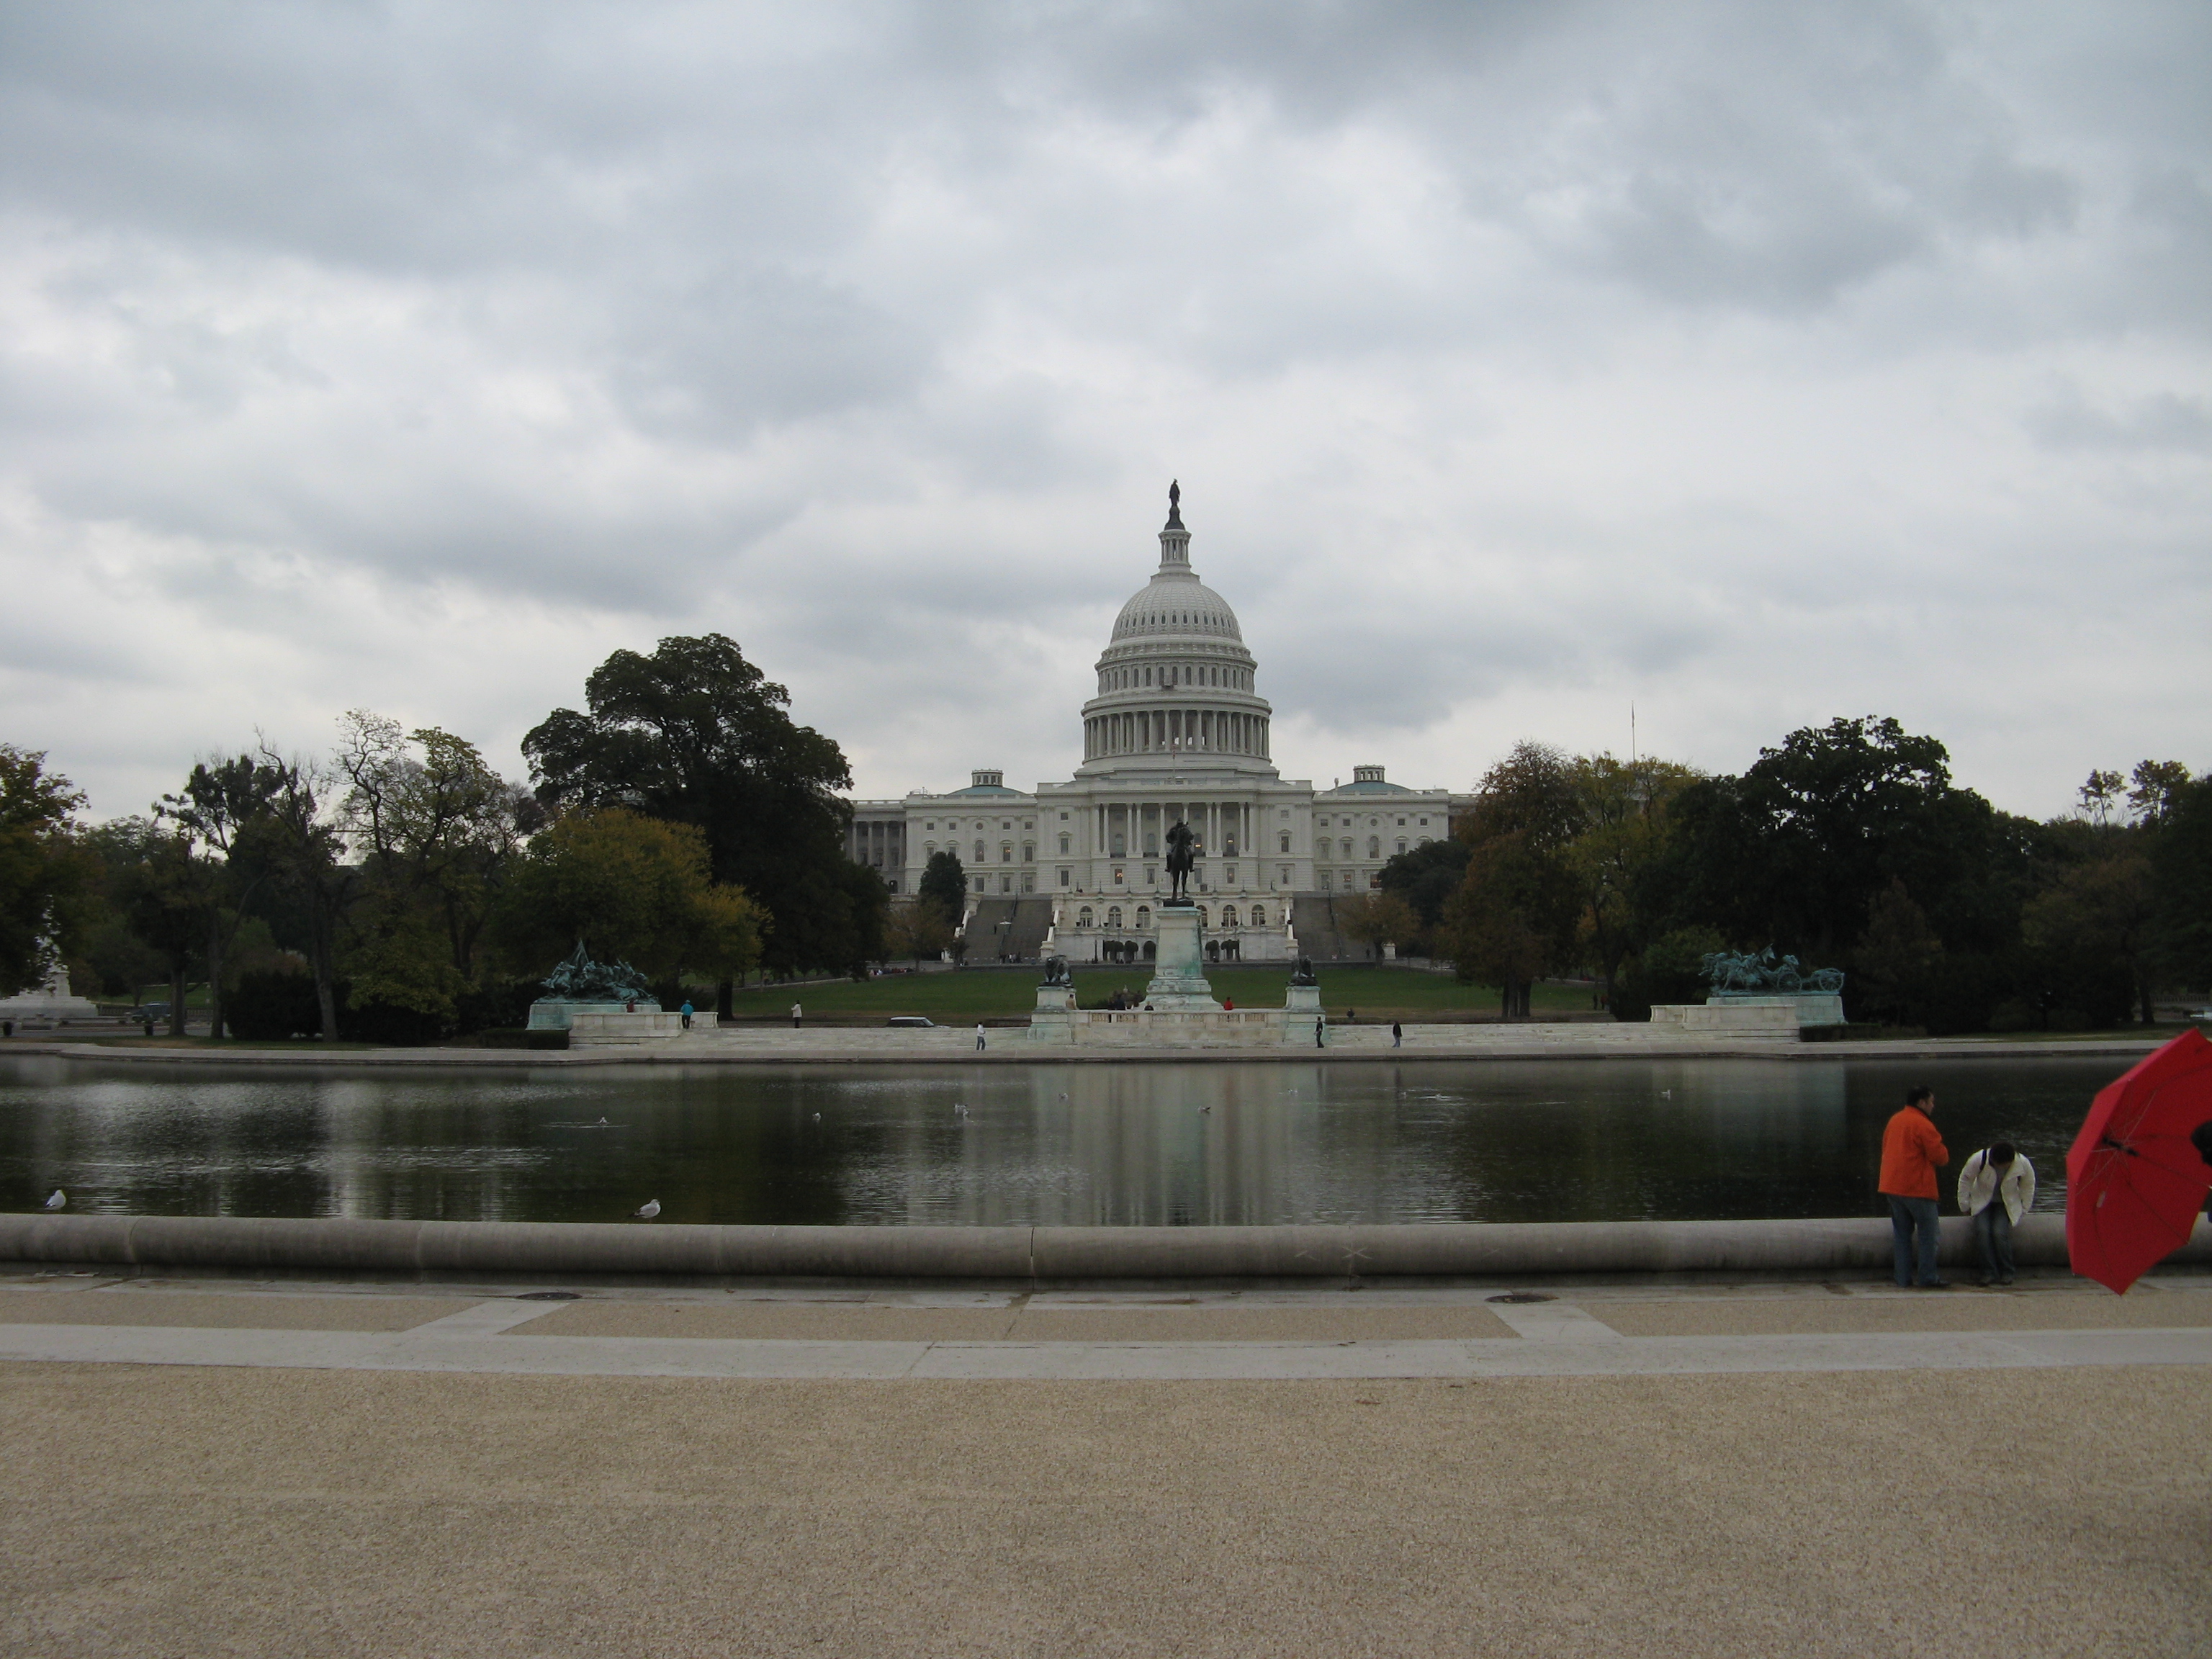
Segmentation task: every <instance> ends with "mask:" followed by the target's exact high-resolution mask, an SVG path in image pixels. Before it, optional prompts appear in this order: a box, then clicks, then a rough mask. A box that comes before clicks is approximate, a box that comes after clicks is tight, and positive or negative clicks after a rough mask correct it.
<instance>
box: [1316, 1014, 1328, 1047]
mask: <svg viewBox="0 0 2212 1659" xmlns="http://www.w3.org/2000/svg"><path fill="white" fill-rule="evenodd" d="M1327 1027H1328V1015H1327V1014H1316V1015H1315V1016H1314V1047H1315V1048H1327V1047H1328V1044H1327V1043H1325V1042H1322V1031H1323V1030H1325V1029H1326V1028H1327Z"/></svg>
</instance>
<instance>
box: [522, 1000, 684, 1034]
mask: <svg viewBox="0 0 2212 1659" xmlns="http://www.w3.org/2000/svg"><path fill="white" fill-rule="evenodd" d="M631 1006H632V1005H631V1004H629V1003H628V1002H563V1001H562V1000H560V999H559V998H557V997H540V998H538V1000H537V1001H535V1002H533V1003H532V1004H531V1005H530V1028H529V1029H530V1030H533V1031H567V1030H574V1025H575V1020H576V1016H577V1015H579V1014H621V1013H627V1012H629V1010H630V1008H631ZM659 1006H660V1005H659V1003H651V1004H648V1005H647V1010H646V1011H647V1012H659Z"/></svg>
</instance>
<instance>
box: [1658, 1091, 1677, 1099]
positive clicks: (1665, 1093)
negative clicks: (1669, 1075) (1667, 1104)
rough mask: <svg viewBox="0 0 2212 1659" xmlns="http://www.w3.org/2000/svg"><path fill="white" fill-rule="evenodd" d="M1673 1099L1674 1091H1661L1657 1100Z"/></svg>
mask: <svg viewBox="0 0 2212 1659" xmlns="http://www.w3.org/2000/svg"><path fill="white" fill-rule="evenodd" d="M1659 1098H1660V1099H1662V1100H1672V1099H1674V1091H1673V1090H1672V1089H1662V1090H1661V1091H1659Z"/></svg>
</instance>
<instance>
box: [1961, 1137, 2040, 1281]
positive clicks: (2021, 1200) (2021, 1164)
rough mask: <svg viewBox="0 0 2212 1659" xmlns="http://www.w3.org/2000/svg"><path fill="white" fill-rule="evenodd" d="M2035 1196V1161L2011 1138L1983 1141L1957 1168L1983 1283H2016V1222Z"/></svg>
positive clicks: (1963, 1207)
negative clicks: (2015, 1146)
mask: <svg viewBox="0 0 2212 1659" xmlns="http://www.w3.org/2000/svg"><path fill="white" fill-rule="evenodd" d="M2034 1202H2035V1165H2033V1164H2030V1163H2029V1162H2028V1161H2027V1159H2026V1158H2022V1157H2021V1155H2020V1154H2019V1153H2018V1152H2015V1151H2014V1150H2013V1146H2012V1143H2011V1142H2010V1141H2008V1140H2000V1141H1998V1142H1996V1144H1995V1145H1993V1146H1987V1147H1984V1149H1983V1150H1982V1151H1980V1152H1976V1153H1975V1154H1974V1155H1973V1156H1972V1158H1968V1159H1967V1160H1966V1164H1964V1166H1963V1167H1961V1168H1960V1170H1959V1207H1960V1209H1961V1210H1963V1211H1964V1212H1966V1214H1968V1215H1970V1216H1972V1218H1974V1243H1975V1244H1976V1245H1977V1246H1978V1247H1979V1249H1980V1250H1981V1253H1982V1283H1983V1284H1984V1285H2009V1284H2011V1283H2012V1228H2013V1223H2015V1221H2018V1220H2019V1219H2020V1218H2021V1217H2022V1216H2024V1215H2026V1214H2027V1212H2028V1209H2029V1207H2030V1206H2033V1204H2034Z"/></svg>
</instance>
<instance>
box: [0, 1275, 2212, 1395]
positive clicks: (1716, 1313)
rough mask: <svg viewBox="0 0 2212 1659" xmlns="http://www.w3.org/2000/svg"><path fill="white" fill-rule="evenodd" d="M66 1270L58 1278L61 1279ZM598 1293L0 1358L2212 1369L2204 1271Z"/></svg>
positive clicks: (124, 1312) (758, 1374)
mask: <svg viewBox="0 0 2212 1659" xmlns="http://www.w3.org/2000/svg"><path fill="white" fill-rule="evenodd" d="M64 1286H69V1287H70V1288H63V1287H64ZM1501 1294H1502V1293H1500V1292H1498V1291H1479V1290H1444V1291H1281V1292H1268V1293H1251V1292H1245V1293H1238V1292H1214V1293H1200V1294H1190V1295H1173V1294H1170V1295H1159V1294H1150V1293H1139V1292H1127V1293H1118V1294H1117V1293H1110V1292H1055V1293H1042V1292H1041V1293H1022V1292H1012V1291H1008V1292H982V1293H969V1292H922V1293H906V1294H895V1293H894V1294H884V1295H879V1296H869V1297H853V1296H845V1297H839V1296H836V1295H833V1294H827V1293H823V1292H812V1291H782V1292H776V1291H741V1292H733V1291H695V1292H686V1291H669V1292H653V1293H640V1292H621V1291H603V1292H599V1293H596V1294H593V1295H592V1296H589V1297H580V1298H579V1299H577V1300H575V1301H573V1302H568V1301H548V1300H538V1299H533V1298H531V1297H526V1296H523V1295H520V1294H519V1293H517V1292H514V1291H508V1292H506V1293H503V1294H500V1295H496V1296H482V1297H474V1298H471V1297H425V1296H423V1295H421V1294H419V1293H416V1292H411V1291H410V1293H407V1294H399V1295H395V1294H389V1293H377V1292H374V1291H366V1292H365V1291H355V1292H351V1293H345V1292H337V1293H333V1292H332V1291H328V1290H325V1291H320V1292H307V1291H271V1290H259V1291H250V1290H249V1291H240V1290H235V1289H231V1290H210V1289H208V1288H206V1287H204V1286H202V1287H197V1288H191V1289H185V1288H179V1286H177V1285H172V1284H165V1283H161V1282H158V1281H157V1282H154V1283H150V1284H149V1283H147V1282H143V1281H131V1280H114V1281H106V1282H102V1283H100V1284H99V1285H97V1286H96V1287H95V1288H90V1289H78V1288H74V1285H73V1281H72V1280H71V1279H66V1278H64V1279H36V1280H33V1281H30V1282H29V1283H27V1284H26V1283H19V1284H17V1285H14V1286H11V1287H9V1288H7V1289H0V1361H7V1360H22V1361H45V1362H48V1363H54V1362H60V1363H79V1364H103V1363H104V1364H143V1365H226V1366H247V1367H255V1368H270V1367H279V1368H301V1369H308V1370H405V1371H450V1372H471V1373H478V1374H489V1375H512V1376H695V1377H754V1378H769V1377H773V1378H782V1379H791V1380H805V1379H829V1378H846V1379H850V1378H873V1379H878V1380H895V1379H901V1378H929V1379H940V1380H951V1379H957V1378H995V1379H1000V1380H1007V1381H1016V1380H1026V1381H1044V1380H1052V1379H1078V1378H1082V1379H1108V1380H1112V1379H1125V1380H1126V1379H1133V1378H1157V1379H1183V1380H1196V1379H1231V1378H1246V1379H1258V1378H1276V1379H1313V1378H1324V1377H1340V1378H1341V1377H1359V1378H1380V1377H1468V1378H1473V1377H1503V1376H1524V1377H1528V1376H1682V1375H1692V1374H1719V1373H1748V1372H1826V1371H1861V1370H1992V1369H1995V1370H2011V1369H2052V1368H2064V1367H2071V1366H2081V1365H2092V1364H2093V1365H2100V1366H2136V1365H2176V1364H2182V1365H2212V1280H2208V1279H2167V1280H2164V1281H2161V1282H2160V1283H2158V1284H2156V1285H2146V1286H2145V1287H2144V1288H2143V1289H2142V1291H2138V1292H2137V1293H2136V1295H2134V1296H2132V1297H2129V1298H2127V1299H2125V1300H2122V1299H2120V1298H2117V1297H2110V1296H2106V1295H2104V1294H2102V1293H2101V1292H2097V1293H2092V1292H2091V1291H2087V1290H2084V1289H2082V1288H2081V1287H2079V1286H2076V1285H2074V1284H2072V1283H2071V1282H2069V1281H2062V1280H2051V1281H2043V1282H2031V1284H2030V1285H2029V1286H2028V1287H2027V1288H2026V1289H2024V1290H2023V1289H2019V1288H2015V1289H2014V1290H2013V1291H1990V1292H1975V1293H1959V1292H1954V1293H1953V1295H1952V1296H1950V1297H1943V1298H1931V1297H1929V1296H1928V1295H1926V1294H1924V1293H1918V1292H1905V1293H1900V1292H1897V1291H1889V1290H1879V1289H1877V1290H1854V1289H1852V1288H1850V1287H1848V1286H1840V1285H1839V1286H1836V1287H1834V1288H1832V1289H1830V1288H1827V1287H1822V1286H1811V1287H1796V1288H1792V1289H1777V1288H1771V1287H1761V1288H1757V1289H1748V1288H1746V1289H1737V1290H1735V1291H1729V1292H1725V1293H1723V1292H1720V1291H1711V1290H1699V1291H1682V1290H1674V1291H1664V1292H1661V1291H1649V1290H1643V1291H1638V1290H1630V1289H1614V1290H1612V1291H1607V1290H1603V1289H1598V1290H1587V1291H1585V1290H1577V1291H1554V1292H1538V1293H1536V1294H1537V1295H1539V1296H1541V1297H1544V1299H1542V1300H1536V1301H1529V1302H1522V1303H1515V1302H1510V1301H1502V1300H1500V1299H1499V1297H1500V1295H1501Z"/></svg>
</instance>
